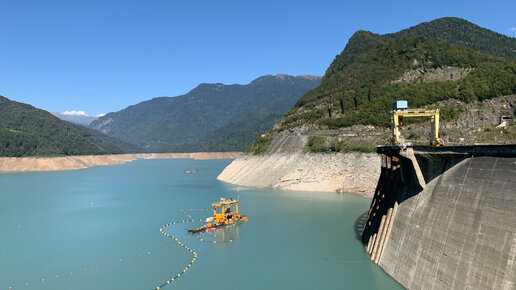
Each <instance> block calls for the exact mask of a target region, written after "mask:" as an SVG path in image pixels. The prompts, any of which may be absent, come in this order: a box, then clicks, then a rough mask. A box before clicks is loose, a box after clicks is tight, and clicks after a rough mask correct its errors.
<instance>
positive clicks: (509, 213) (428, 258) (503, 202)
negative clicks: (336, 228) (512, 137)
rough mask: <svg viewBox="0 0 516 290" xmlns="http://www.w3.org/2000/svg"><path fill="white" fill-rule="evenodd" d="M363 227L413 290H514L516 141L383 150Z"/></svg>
mask: <svg viewBox="0 0 516 290" xmlns="http://www.w3.org/2000/svg"><path fill="white" fill-rule="evenodd" d="M378 153H379V154H381V156H382V172H381V176H380V179H379V181H378V185H377V188H376V191H375V194H374V197H373V200H372V202H371V207H370V210H369V213H368V216H367V220H366V223H365V226H364V230H363V232H362V242H363V244H364V247H365V248H366V251H367V252H368V253H369V254H370V255H371V260H372V261H373V262H374V263H376V264H378V265H379V266H380V267H381V268H382V269H383V270H384V271H385V272H386V273H387V274H389V275H390V276H392V277H393V278H394V279H396V280H397V281H398V282H399V283H400V284H401V285H403V286H404V287H405V288H409V289H516V281H515V280H516V265H515V264H516V145H507V146H494V145H493V146H463V147H423V146H421V147H417V146H414V147H409V148H400V147H393V146H385V147H379V148H378Z"/></svg>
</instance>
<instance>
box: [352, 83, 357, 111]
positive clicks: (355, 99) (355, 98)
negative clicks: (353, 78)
mask: <svg viewBox="0 0 516 290" xmlns="http://www.w3.org/2000/svg"><path fill="white" fill-rule="evenodd" d="M353 99H354V101H355V110H358V85H357V86H356V87H355V97H354V98H353Z"/></svg>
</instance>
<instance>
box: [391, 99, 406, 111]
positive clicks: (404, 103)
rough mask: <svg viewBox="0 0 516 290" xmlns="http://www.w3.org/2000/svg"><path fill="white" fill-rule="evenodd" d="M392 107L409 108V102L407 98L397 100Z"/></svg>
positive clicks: (395, 108)
mask: <svg viewBox="0 0 516 290" xmlns="http://www.w3.org/2000/svg"><path fill="white" fill-rule="evenodd" d="M392 109H393V110H407V109H408V102H407V101H405V100H402V101H396V102H394V103H392Z"/></svg>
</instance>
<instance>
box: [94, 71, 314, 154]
mask: <svg viewBox="0 0 516 290" xmlns="http://www.w3.org/2000/svg"><path fill="white" fill-rule="evenodd" d="M320 80H321V79H320V78H319V77H311V76H298V77H294V76H289V75H276V76H271V75H269V76H263V77H260V78H258V79H255V80H253V81H252V82H251V83H249V84H247V85H223V84H220V83H219V84H201V85H199V86H198V87H196V88H195V89H193V90H191V91H190V92H188V93H187V94H185V95H182V96H178V97H172V98H171V97H161V98H155V99H152V100H149V101H146V102H142V103H139V104H137V105H133V106H130V107H127V108H126V109H123V110H121V111H119V112H115V113H109V114H107V115H105V116H104V117H101V118H99V119H97V120H95V121H94V122H92V124H90V128H93V129H96V130H99V131H101V132H103V133H106V134H108V135H110V136H114V137H117V138H120V139H122V140H124V141H127V142H131V143H134V144H137V145H139V146H141V147H143V148H145V150H146V151H149V152H152V151H154V152H158V151H168V150H171V149H170V146H171V145H183V146H186V147H188V148H190V147H189V145H185V144H193V145H192V146H193V147H194V146H196V145H194V144H196V143H197V142H199V141H200V140H201V139H202V138H203V137H205V136H206V135H207V134H209V133H210V132H212V131H213V130H216V129H218V128H221V127H223V126H225V125H227V124H229V123H230V122H232V121H235V120H237V119H239V118H242V117H243V116H245V115H247V114H249V113H251V112H253V111H256V110H258V109H260V108H263V110H265V111H267V112H268V113H267V114H264V116H266V115H268V114H272V113H280V114H283V113H285V112H286V111H287V110H288V109H290V108H291V107H292V105H293V104H294V103H295V102H296V101H297V100H298V99H299V97H301V96H302V95H303V94H304V93H306V92H307V91H308V90H310V89H313V88H315V87H317V86H318V85H319V83H320ZM250 130H251V131H253V130H254V131H256V130H255V129H254V128H250ZM258 135H259V133H258V132H257V133H255V135H254V137H253V138H255V137H256V136H258ZM234 141H235V142H237V143H238V142H240V141H238V138H237V139H235V140H234ZM175 147H176V148H177V146H175ZM221 149H223V148H221ZM191 150H193V149H191V148H190V150H187V151H191ZM223 151H227V150H223Z"/></svg>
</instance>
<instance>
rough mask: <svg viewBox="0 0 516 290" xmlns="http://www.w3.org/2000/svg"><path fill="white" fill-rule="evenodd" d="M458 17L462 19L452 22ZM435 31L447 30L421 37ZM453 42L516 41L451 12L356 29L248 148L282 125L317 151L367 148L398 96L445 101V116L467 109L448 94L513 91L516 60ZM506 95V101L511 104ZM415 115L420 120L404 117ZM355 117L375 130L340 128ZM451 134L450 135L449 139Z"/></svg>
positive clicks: (486, 95)
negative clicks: (386, 28) (387, 30)
mask: <svg viewBox="0 0 516 290" xmlns="http://www.w3.org/2000/svg"><path fill="white" fill-rule="evenodd" d="M457 22H458V23H459V24H462V25H457ZM405 35H409V36H410V37H405ZM439 35H448V36H449V37H447V38H445V39H444V40H445V41H446V42H443V41H439V40H438V39H439V38H438V37H435V38H436V39H432V38H428V37H423V36H430V37H432V36H439ZM464 35H468V37H469V38H466V37H465V36H464ZM465 39H466V40H467V41H466V40H465ZM476 39H479V41H478V43H477V42H472V41H473V40H476ZM490 42H491V44H489V43H490ZM451 43H457V44H462V45H464V46H468V47H471V48H476V49H478V50H481V51H485V52H493V50H492V49H494V48H495V47H496V48H497V49H499V51H504V52H505V53H508V51H512V50H514V47H516V46H512V47H511V45H513V44H514V43H515V39H514V38H508V37H501V36H500V37H499V35H498V34H496V33H494V32H491V31H488V30H486V29H484V28H480V27H478V26H476V25H474V24H471V23H469V22H467V21H465V20H457V19H456V18H443V19H438V20H435V21H432V22H428V23H422V24H420V25H417V26H415V27H413V28H409V29H407V30H403V31H401V32H399V33H394V34H389V35H383V36H382V35H378V34H374V33H371V32H367V31H358V32H356V33H355V34H354V35H353V36H352V37H351V39H350V40H349V42H348V44H347V45H346V47H345V48H344V50H343V51H342V53H341V54H340V55H338V56H337V57H336V58H335V59H334V61H333V62H332V64H331V65H330V66H329V68H328V70H327V71H326V74H325V76H324V77H323V81H322V83H321V85H320V86H319V87H318V88H316V89H314V90H312V91H310V92H308V93H307V94H306V95H304V96H303V97H302V98H301V99H300V100H299V101H298V102H297V103H296V105H295V106H294V107H293V108H292V109H291V110H290V111H289V112H288V113H287V114H286V115H285V117H284V118H283V119H282V120H281V121H280V122H278V123H277V125H276V129H275V130H274V131H273V132H270V133H269V134H268V135H267V136H265V137H263V138H259V139H258V140H256V143H255V144H254V145H253V146H252V148H254V149H253V150H252V151H255V152H263V151H264V150H265V149H264V148H263V147H264V146H267V145H268V144H269V142H270V141H271V140H272V139H273V137H274V136H277V134H279V133H281V134H288V133H287V131H295V134H305V135H309V136H312V137H310V138H309V139H308V144H307V149H308V150H311V151H314V152H319V151H343V150H350V149H351V150H357V149H359V150H372V148H373V147H374V146H375V145H377V144H382V143H384V142H385V140H386V139H387V138H388V130H387V128H388V127H389V125H390V116H389V111H390V109H391V104H392V103H393V102H394V101H395V100H399V99H403V100H408V101H409V106H411V107H412V108H416V107H425V106H430V107H434V108H436V107H439V106H441V105H442V107H441V116H442V121H444V122H447V121H454V120H456V119H458V118H459V117H460V116H461V114H463V113H465V111H464V109H463V106H458V105H454V104H455V103H454V102H451V103H450V102H446V101H447V100H450V99H455V100H457V101H459V103H460V102H463V103H464V102H465V103H470V102H474V101H478V102H482V101H484V100H488V99H493V98H497V97H501V96H510V95H513V94H516V61H515V60H513V59H508V58H502V57H498V56H494V55H489V54H486V53H483V52H480V51H476V50H473V49H470V48H466V47H461V46H457V45H454V44H451ZM479 43H480V44H479ZM488 44H489V45H488ZM494 52H497V51H494ZM497 53H498V52H497ZM499 54H501V55H503V54H504V53H499ZM511 102H512V101H509V103H507V104H506V105H507V106H510V103H511ZM440 104H441V105H440ZM443 104H446V105H443ZM450 104H451V105H450ZM330 109H331V116H330V112H329V110H330ZM499 114H500V116H498V118H500V117H501V115H502V114H505V115H508V116H509V117H511V116H512V117H514V112H512V111H511V110H510V109H508V110H505V109H504V110H502V111H500V112H499ZM413 122H421V120H415V121H409V120H407V122H404V123H407V124H410V123H413ZM477 124H478V123H477ZM357 125H370V126H372V127H371V128H370V129H368V133H367V134H369V135H371V136H372V135H375V134H376V135H377V136H378V138H376V139H374V138H373V139H374V140H373V139H370V140H366V138H363V137H360V136H358V135H360V134H361V133H357V132H347V133H346V134H345V135H346V136H342V134H343V131H350V130H351V128H352V127H353V126H357ZM496 125H497V124H496ZM287 129H288V130H287ZM490 129H491V128H487V127H486V128H481V130H490ZM317 130H338V131H334V132H333V133H328V134H326V135H327V136H315V135H314V132H316V131H317ZM339 132H340V133H339ZM443 132H444V133H446V132H445V131H443ZM321 134H322V133H321ZM316 135H317V134H316ZM322 135H324V134H322ZM353 135H354V137H353ZM412 135H418V134H412ZM421 137H422V136H421ZM456 137H457V136H449V138H448V139H449V140H452V139H456ZM513 139H514V138H513ZM339 140H340V141H339ZM507 140H512V139H511V138H509V139H507ZM265 141H268V142H265ZM477 141H478V140H477ZM470 142H473V141H472V140H471V141H470ZM501 142H502V141H501ZM503 142H509V141H503ZM260 144H261V145H260ZM258 145H260V146H258ZM366 147H367V149H366Z"/></svg>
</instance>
